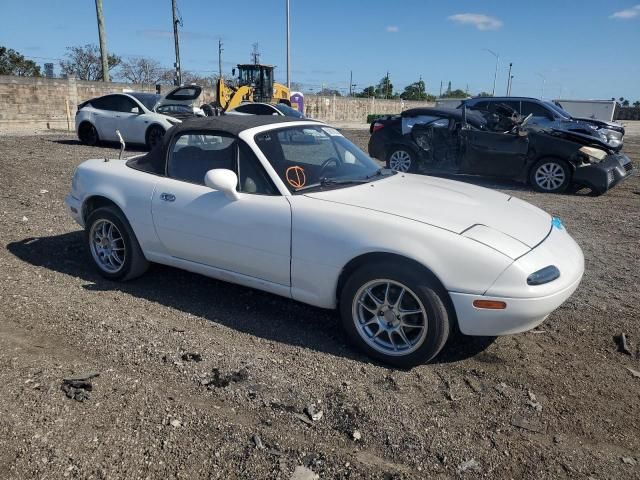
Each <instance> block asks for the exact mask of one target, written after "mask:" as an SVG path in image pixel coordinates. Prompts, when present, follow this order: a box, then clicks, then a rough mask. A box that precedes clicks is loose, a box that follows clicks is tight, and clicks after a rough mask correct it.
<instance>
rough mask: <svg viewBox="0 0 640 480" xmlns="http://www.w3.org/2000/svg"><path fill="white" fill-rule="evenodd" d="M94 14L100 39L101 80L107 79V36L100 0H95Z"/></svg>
mask: <svg viewBox="0 0 640 480" xmlns="http://www.w3.org/2000/svg"><path fill="white" fill-rule="evenodd" d="M96 16H97V17H98V37H99V39H100V57H101V58H102V81H103V82H108V81H109V54H108V53H107V36H106V34H105V33H104V14H103V13H102V0H96Z"/></svg>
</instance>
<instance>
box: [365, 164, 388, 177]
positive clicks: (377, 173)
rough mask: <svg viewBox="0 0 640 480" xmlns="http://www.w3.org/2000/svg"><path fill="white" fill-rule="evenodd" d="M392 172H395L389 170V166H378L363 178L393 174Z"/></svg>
mask: <svg viewBox="0 0 640 480" xmlns="http://www.w3.org/2000/svg"><path fill="white" fill-rule="evenodd" d="M394 173H395V172H394V171H393V170H391V169H390V168H384V167H380V168H379V169H378V170H376V171H375V172H373V173H372V174H371V175H367V176H366V177H364V178H366V179H369V178H374V177H380V176H387V175H393V174H394Z"/></svg>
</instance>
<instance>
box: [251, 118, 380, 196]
mask: <svg viewBox="0 0 640 480" xmlns="http://www.w3.org/2000/svg"><path fill="white" fill-rule="evenodd" d="M255 141H256V143H257V145H258V147H259V148H260V150H261V151H262V153H263V154H264V156H265V157H267V160H268V161H269V162H270V163H271V165H272V166H273V168H274V170H275V171H276V173H277V174H278V176H279V177H280V178H281V179H282V181H283V182H284V183H285V185H287V188H288V189H289V190H290V191H291V192H296V191H299V190H301V189H304V188H305V187H307V188H308V187H311V186H314V185H316V184H320V183H321V182H322V181H323V179H324V180H325V181H326V180H330V181H334V182H336V181H343V182H345V183H343V185H345V184H347V183H346V182H348V181H351V180H355V179H360V180H366V179H367V178H370V177H371V176H373V175H375V173H376V172H377V171H378V170H379V169H380V166H379V165H378V164H377V163H375V162H374V161H373V160H372V159H371V158H369V157H368V156H367V155H366V154H365V153H364V152H362V151H361V150H360V149H359V148H358V147H356V146H355V145H354V144H352V143H351V142H350V141H349V140H347V139H346V138H344V137H343V136H342V135H341V134H340V132H338V131H337V130H335V129H333V128H330V127H322V126H302V127H288V128H282V129H278V130H273V131H268V132H263V133H259V134H257V135H256V136H255Z"/></svg>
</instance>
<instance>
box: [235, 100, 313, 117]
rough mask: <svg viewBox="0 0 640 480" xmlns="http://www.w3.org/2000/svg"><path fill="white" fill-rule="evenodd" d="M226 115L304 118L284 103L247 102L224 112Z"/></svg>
mask: <svg viewBox="0 0 640 480" xmlns="http://www.w3.org/2000/svg"><path fill="white" fill-rule="evenodd" d="M225 114H226V115H237V114H243V115H275V116H280V117H293V118H306V117H305V116H304V115H303V114H302V113H300V112H299V111H298V110H296V109H295V108H291V107H290V106H289V105H287V104H285V103H262V102H247V103H242V104H240V105H238V106H237V107H236V108H233V109H231V110H228V111H227V112H225Z"/></svg>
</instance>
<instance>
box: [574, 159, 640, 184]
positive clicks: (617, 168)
mask: <svg viewBox="0 0 640 480" xmlns="http://www.w3.org/2000/svg"><path fill="white" fill-rule="evenodd" d="M632 172H633V164H632V163H631V160H630V159H629V157H627V156H626V155H624V154H621V153H614V154H610V155H607V156H606V157H605V158H604V159H602V161H599V162H594V163H584V164H582V165H579V166H578V167H577V168H576V171H575V173H574V174H573V181H574V183H576V184H580V185H586V186H587V187H589V188H591V189H592V190H593V191H594V192H596V193H598V194H603V193H605V192H606V191H607V190H609V189H611V188H613V187H614V186H615V185H617V184H618V183H619V182H621V181H622V180H624V179H626V178H627V177H629V176H630V175H631V173H632Z"/></svg>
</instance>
